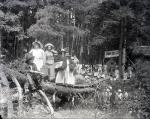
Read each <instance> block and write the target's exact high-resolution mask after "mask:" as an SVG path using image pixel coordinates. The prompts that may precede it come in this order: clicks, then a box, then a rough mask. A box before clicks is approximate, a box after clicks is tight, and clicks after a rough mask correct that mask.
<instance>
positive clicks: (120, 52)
mask: <svg viewBox="0 0 150 119" xmlns="http://www.w3.org/2000/svg"><path fill="white" fill-rule="evenodd" d="M120 27H121V28H120V30H121V35H120V43H119V74H120V78H121V79H123V67H122V65H123V63H122V58H123V41H124V19H121V25H120Z"/></svg>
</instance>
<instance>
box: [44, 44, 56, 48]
mask: <svg viewBox="0 0 150 119" xmlns="http://www.w3.org/2000/svg"><path fill="white" fill-rule="evenodd" d="M48 46H51V47H53V48H54V45H53V44H51V43H47V44H46V45H45V46H44V47H45V48H47V47H48Z"/></svg>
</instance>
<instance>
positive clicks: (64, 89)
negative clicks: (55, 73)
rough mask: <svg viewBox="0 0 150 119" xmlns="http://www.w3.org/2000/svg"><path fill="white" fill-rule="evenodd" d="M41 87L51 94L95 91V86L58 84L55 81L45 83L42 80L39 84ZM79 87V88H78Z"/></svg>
mask: <svg viewBox="0 0 150 119" xmlns="http://www.w3.org/2000/svg"><path fill="white" fill-rule="evenodd" d="M41 86H42V89H43V90H45V92H46V93H48V94H53V93H55V92H57V95H68V94H69V95H70V94H71V95H75V94H77V93H80V94H83V93H92V92H94V91H95V88H92V87H90V86H89V87H87V86H86V87H84V88H83V87H82V86H81V87H82V88H81V87H80V86H77V87H76V86H70V85H59V84H56V83H52V82H51V83H45V82H42V84H41ZM79 87H80V88H79Z"/></svg>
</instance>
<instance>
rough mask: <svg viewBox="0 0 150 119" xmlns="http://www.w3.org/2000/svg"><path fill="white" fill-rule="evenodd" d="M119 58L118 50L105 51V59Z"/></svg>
mask: <svg viewBox="0 0 150 119" xmlns="http://www.w3.org/2000/svg"><path fill="white" fill-rule="evenodd" d="M112 57H119V50H113V51H105V58H112Z"/></svg>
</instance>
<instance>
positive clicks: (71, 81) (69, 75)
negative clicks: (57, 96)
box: [65, 60, 75, 85]
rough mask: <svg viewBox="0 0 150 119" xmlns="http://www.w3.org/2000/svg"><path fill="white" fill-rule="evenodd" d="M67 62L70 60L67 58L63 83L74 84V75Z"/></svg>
mask: <svg viewBox="0 0 150 119" xmlns="http://www.w3.org/2000/svg"><path fill="white" fill-rule="evenodd" d="M69 64H70V62H69V60H67V68H66V71H65V83H66V84H72V85H75V77H74V75H73V72H71V71H70V67H69Z"/></svg>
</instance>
